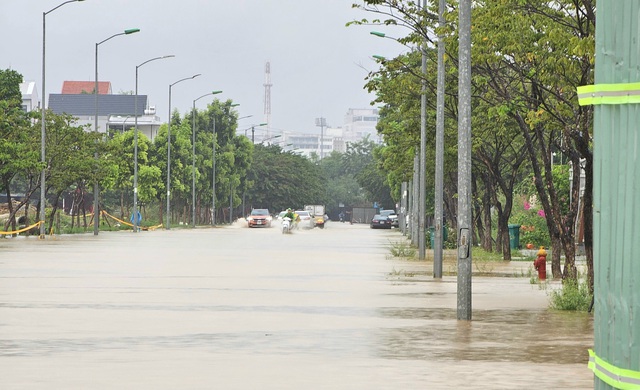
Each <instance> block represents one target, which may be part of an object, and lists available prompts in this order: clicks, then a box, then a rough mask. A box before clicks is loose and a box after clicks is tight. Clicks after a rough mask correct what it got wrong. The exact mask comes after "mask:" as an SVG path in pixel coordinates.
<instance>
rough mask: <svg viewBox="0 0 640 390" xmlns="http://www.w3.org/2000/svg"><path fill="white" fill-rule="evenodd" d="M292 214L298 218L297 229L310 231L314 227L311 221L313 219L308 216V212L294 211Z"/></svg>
mask: <svg viewBox="0 0 640 390" xmlns="http://www.w3.org/2000/svg"><path fill="white" fill-rule="evenodd" d="M293 213H294V214H298V217H299V218H300V221H299V222H298V227H301V228H305V229H311V228H313V227H315V226H316V224H315V223H314V221H313V218H312V217H311V214H309V212H308V211H306V210H296V211H294V212H293Z"/></svg>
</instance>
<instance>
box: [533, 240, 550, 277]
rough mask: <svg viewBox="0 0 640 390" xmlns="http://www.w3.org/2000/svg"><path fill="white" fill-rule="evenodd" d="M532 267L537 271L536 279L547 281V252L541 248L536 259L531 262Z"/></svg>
mask: <svg viewBox="0 0 640 390" xmlns="http://www.w3.org/2000/svg"><path fill="white" fill-rule="evenodd" d="M533 267H534V268H535V269H536V271H538V279H540V280H546V279H547V251H546V250H544V247H543V246H541V247H540V250H539V251H538V257H537V258H536V260H535V261H534V262H533Z"/></svg>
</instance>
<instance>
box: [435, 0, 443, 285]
mask: <svg viewBox="0 0 640 390" xmlns="http://www.w3.org/2000/svg"><path fill="white" fill-rule="evenodd" d="M445 7H446V0H439V1H438V27H440V31H442V28H443V27H444V25H445V19H444V11H445ZM444 52H445V47H444V37H443V35H442V33H438V76H437V77H438V81H437V87H436V172H435V185H436V191H435V207H434V219H435V221H434V228H435V236H434V240H433V244H434V248H433V277H434V278H436V279H442V262H443V250H442V241H443V239H444V235H443V233H444V232H443V230H444V223H443V222H444V218H443V217H444V212H443V203H444V195H443V194H444V89H445V74H444V72H445V69H444Z"/></svg>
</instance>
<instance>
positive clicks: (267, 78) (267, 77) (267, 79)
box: [264, 61, 272, 138]
mask: <svg viewBox="0 0 640 390" xmlns="http://www.w3.org/2000/svg"><path fill="white" fill-rule="evenodd" d="M271 85H272V84H271V63H270V62H269V61H267V62H266V63H265V65H264V121H265V122H266V123H267V138H268V137H269V136H270V134H269V132H270V131H269V130H270V129H271Z"/></svg>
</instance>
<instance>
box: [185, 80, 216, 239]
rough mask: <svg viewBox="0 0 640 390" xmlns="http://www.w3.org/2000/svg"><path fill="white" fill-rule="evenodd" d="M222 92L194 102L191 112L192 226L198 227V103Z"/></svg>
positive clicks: (213, 93) (211, 93)
mask: <svg viewBox="0 0 640 390" xmlns="http://www.w3.org/2000/svg"><path fill="white" fill-rule="evenodd" d="M219 93H222V91H213V92H209V93H206V94H204V95H202V96H200V97H199V98H197V99H194V100H193V110H192V111H191V122H192V128H191V138H192V140H191V148H192V150H191V157H192V159H191V224H192V227H194V228H195V227H196V102H197V101H198V100H200V99H202V98H203V97H205V96H209V95H216V94H219Z"/></svg>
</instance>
